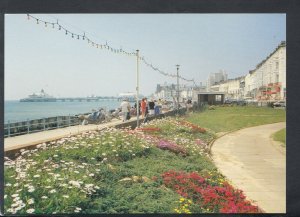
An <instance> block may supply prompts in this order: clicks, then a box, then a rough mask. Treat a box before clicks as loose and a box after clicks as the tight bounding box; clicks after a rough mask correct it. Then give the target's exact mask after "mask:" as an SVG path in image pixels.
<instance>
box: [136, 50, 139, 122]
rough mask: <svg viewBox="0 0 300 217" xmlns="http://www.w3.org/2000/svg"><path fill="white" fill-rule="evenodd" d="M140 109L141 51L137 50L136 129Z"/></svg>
mask: <svg viewBox="0 0 300 217" xmlns="http://www.w3.org/2000/svg"><path fill="white" fill-rule="evenodd" d="M139 121H140V108H139V50H136V127H139Z"/></svg>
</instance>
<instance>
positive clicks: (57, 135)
mask: <svg viewBox="0 0 300 217" xmlns="http://www.w3.org/2000/svg"><path fill="white" fill-rule="evenodd" d="M173 112H174V110H169V111H162V113H161V115H162V116H169V115H172V114H173ZM159 117H160V115H159V116H151V117H148V119H149V120H151V119H153V118H159ZM136 119H137V118H136V116H132V117H131V119H130V120H128V121H126V122H123V121H122V120H118V119H113V120H111V121H110V122H108V123H101V124H98V125H97V124H88V125H76V126H70V127H64V128H58V129H53V130H47V131H41V132H37V133H30V134H25V135H20V136H14V137H8V138H5V139H4V152H10V151H14V150H19V149H22V148H26V147H30V146H35V145H38V144H40V143H43V142H49V141H53V140H57V139H61V138H64V137H68V136H72V135H76V134H80V133H84V132H87V131H91V130H101V129H104V128H107V127H116V126H118V125H123V124H124V125H125V126H129V125H131V123H133V122H136V121H137V120H136ZM143 121H144V118H141V116H140V124H141V123H142V122H143ZM134 124H135V123H134Z"/></svg>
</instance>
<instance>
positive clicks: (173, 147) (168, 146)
mask: <svg viewBox="0 0 300 217" xmlns="http://www.w3.org/2000/svg"><path fill="white" fill-rule="evenodd" d="M157 147H158V148H160V149H163V150H169V151H171V152H174V153H177V154H178V153H181V154H183V155H186V154H187V152H186V150H185V149H184V148H183V147H180V146H179V145H177V144H175V143H172V142H170V141H167V140H160V141H159V142H158V143H157Z"/></svg>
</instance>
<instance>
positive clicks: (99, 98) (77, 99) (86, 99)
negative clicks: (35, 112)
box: [20, 96, 120, 102]
mask: <svg viewBox="0 0 300 217" xmlns="http://www.w3.org/2000/svg"><path fill="white" fill-rule="evenodd" d="M108 100H120V97H114V96H95V97H60V98H55V97H53V98H51V99H49V98H35V99H30V98H25V99H20V102H91V101H95V102H98V101H108Z"/></svg>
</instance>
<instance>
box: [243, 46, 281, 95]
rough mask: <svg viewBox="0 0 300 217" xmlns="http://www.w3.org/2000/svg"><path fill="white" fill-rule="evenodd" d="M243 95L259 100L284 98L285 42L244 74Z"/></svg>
mask: <svg viewBox="0 0 300 217" xmlns="http://www.w3.org/2000/svg"><path fill="white" fill-rule="evenodd" d="M244 96H252V97H254V98H256V99H259V100H280V99H285V98H286V44H285V42H281V44H280V45H279V46H278V47H277V48H276V49H275V50H274V51H273V52H272V53H271V54H270V55H269V56H268V57H267V58H266V59H265V60H263V61H262V62H261V63H259V64H258V65H257V66H256V68H255V69H254V70H251V71H250V72H249V74H248V75H246V76H245V90H244Z"/></svg>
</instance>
